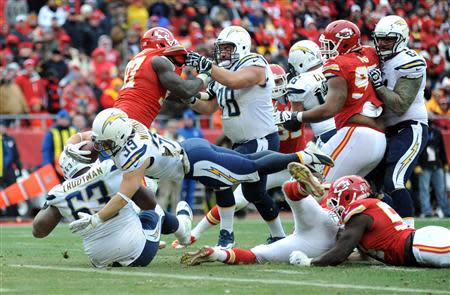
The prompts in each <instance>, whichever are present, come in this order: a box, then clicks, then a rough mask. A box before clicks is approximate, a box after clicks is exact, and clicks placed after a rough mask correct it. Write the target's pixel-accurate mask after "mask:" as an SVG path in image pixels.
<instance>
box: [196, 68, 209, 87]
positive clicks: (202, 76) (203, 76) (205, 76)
mask: <svg viewBox="0 0 450 295" xmlns="http://www.w3.org/2000/svg"><path fill="white" fill-rule="evenodd" d="M197 78H199V79H200V80H202V81H203V86H204V87H206V86H208V83H209V75H208V74H207V73H205V72H203V73H200V74H198V75H197Z"/></svg>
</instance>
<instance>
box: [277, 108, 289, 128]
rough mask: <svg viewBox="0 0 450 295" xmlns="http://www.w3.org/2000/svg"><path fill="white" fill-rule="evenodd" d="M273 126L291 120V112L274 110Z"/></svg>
mask: <svg viewBox="0 0 450 295" xmlns="http://www.w3.org/2000/svg"><path fill="white" fill-rule="evenodd" d="M273 118H274V120H275V125H282V124H284V123H286V122H288V121H290V120H291V119H292V112H290V111H279V110H275V112H274V113H273Z"/></svg>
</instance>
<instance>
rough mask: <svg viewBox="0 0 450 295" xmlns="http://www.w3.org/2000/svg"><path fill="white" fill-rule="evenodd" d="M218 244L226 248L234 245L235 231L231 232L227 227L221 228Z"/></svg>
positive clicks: (221, 247)
mask: <svg viewBox="0 0 450 295" xmlns="http://www.w3.org/2000/svg"><path fill="white" fill-rule="evenodd" d="M217 246H218V247H219V248H220V249H222V250H224V249H231V248H233V246H234V233H232V232H231V233H230V232H229V231H227V230H226V229H221V230H220V233H219V241H218V242H217Z"/></svg>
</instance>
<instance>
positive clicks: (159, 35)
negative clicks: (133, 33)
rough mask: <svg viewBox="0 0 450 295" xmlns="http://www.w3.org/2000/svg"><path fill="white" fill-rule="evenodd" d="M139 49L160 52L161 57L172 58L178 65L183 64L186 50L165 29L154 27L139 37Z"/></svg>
mask: <svg viewBox="0 0 450 295" xmlns="http://www.w3.org/2000/svg"><path fill="white" fill-rule="evenodd" d="M141 49H142V50H144V49H153V50H160V51H161V55H164V56H172V57H173V59H175V61H176V62H177V63H178V65H182V64H184V60H185V57H186V54H187V51H186V49H185V48H184V46H182V45H181V44H180V43H179V42H178V40H177V39H175V37H174V36H173V34H172V32H171V31H169V30H168V29H166V28H162V27H155V28H151V29H149V30H148V31H147V32H145V33H144V35H142V37H141Z"/></svg>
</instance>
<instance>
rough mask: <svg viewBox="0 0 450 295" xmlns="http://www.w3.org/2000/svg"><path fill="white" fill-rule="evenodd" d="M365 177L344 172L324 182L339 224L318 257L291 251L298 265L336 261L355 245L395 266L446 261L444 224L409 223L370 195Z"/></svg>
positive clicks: (449, 257) (448, 246)
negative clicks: (339, 229) (331, 243)
mask: <svg viewBox="0 0 450 295" xmlns="http://www.w3.org/2000/svg"><path fill="white" fill-rule="evenodd" d="M370 194H371V187H370V185H369V183H368V182H367V181H366V180H365V179H363V178H362V177H359V176H346V177H342V178H340V179H338V180H337V181H335V182H334V183H333V185H332V187H331V188H330V196H329V197H328V203H329V204H330V207H331V208H333V210H334V211H335V212H336V213H337V215H338V216H339V217H340V219H341V222H342V223H344V224H345V229H344V230H343V231H342V232H341V233H340V234H339V237H338V240H337V241H336V244H335V246H334V247H333V248H332V249H330V250H328V251H327V252H326V253H323V254H322V255H320V256H319V257H315V258H311V256H309V255H308V254H306V253H305V252H304V251H294V252H292V254H291V257H290V262H291V263H292V264H295V265H300V266H327V265H338V264H340V263H342V262H344V260H345V259H346V258H347V257H348V256H349V254H350V253H352V252H353V249H355V247H358V248H359V250H360V251H362V252H363V253H365V254H367V255H369V256H370V257H373V258H374V259H377V260H379V261H381V262H384V263H386V264H391V265H398V266H427V267H450V230H448V229H447V228H445V227H441V226H426V227H423V228H420V229H418V230H415V229H413V228H410V227H409V226H408V225H407V224H406V223H405V222H404V221H403V219H402V218H401V217H400V216H399V215H398V214H397V212H395V210H394V209H392V208H391V207H390V206H389V205H388V204H386V203H384V202H382V201H380V200H378V199H373V198H370V199H369V198H367V197H368V196H370Z"/></svg>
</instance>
